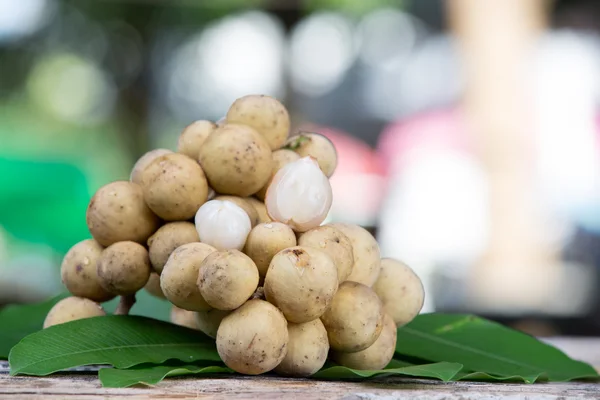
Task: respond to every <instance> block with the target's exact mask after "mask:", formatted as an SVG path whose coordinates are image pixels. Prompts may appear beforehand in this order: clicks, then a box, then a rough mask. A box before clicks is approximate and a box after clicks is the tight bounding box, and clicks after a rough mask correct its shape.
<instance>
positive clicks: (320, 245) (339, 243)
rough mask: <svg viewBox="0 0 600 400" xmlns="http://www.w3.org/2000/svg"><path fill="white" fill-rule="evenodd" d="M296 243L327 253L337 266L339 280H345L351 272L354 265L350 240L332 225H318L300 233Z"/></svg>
mask: <svg viewBox="0 0 600 400" xmlns="http://www.w3.org/2000/svg"><path fill="white" fill-rule="evenodd" d="M298 244H299V245H300V246H305V247H314V248H315V249H319V250H323V251H324V252H325V253H327V255H328V256H329V257H331V259H332V260H333V262H334V264H335V266H336V268H337V271H338V280H339V281H340V282H343V281H345V280H346V279H347V278H348V276H350V273H352V267H353V266H354V253H353V251H352V242H350V239H348V237H347V236H346V235H344V234H343V233H342V232H341V231H340V230H339V229H336V228H334V227H333V226H319V227H317V228H314V229H311V230H310V231H308V232H305V233H303V234H302V235H300V239H298Z"/></svg>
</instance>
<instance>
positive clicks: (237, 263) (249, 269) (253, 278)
mask: <svg viewBox="0 0 600 400" xmlns="http://www.w3.org/2000/svg"><path fill="white" fill-rule="evenodd" d="M257 287H258V269H256V265H254V262H253V261H252V259H250V257H248V256H247V255H245V254H244V253H242V252H241V251H238V250H224V251H218V252H214V253H212V254H210V255H209V256H207V257H206V258H205V259H204V261H202V264H200V270H199V272H198V288H199V289H200V294H201V295H202V297H203V298H204V300H205V301H206V302H207V303H208V305H209V306H211V307H212V308H216V309H217V310H235V309H236V308H238V307H240V306H241V305H242V304H244V303H245V302H246V300H248V299H249V298H250V296H252V294H253V293H254V291H255V290H256V288H257Z"/></svg>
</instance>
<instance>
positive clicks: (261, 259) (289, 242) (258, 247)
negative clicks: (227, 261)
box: [244, 222, 296, 282]
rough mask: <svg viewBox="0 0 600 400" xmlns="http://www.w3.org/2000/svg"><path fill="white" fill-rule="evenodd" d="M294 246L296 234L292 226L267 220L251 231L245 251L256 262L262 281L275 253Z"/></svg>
mask: <svg viewBox="0 0 600 400" xmlns="http://www.w3.org/2000/svg"><path fill="white" fill-rule="evenodd" d="M294 246H296V235H294V231H293V230H292V228H290V227H289V226H287V225H285V224H282V223H281V222H267V223H264V224H258V225H256V226H255V227H254V229H252V230H251V231H250V234H249V235H248V238H247V239H246V245H245V246H244V253H246V254H247V255H248V256H249V257H250V258H251V259H252V261H254V264H256V267H257V268H258V273H259V275H260V281H261V282H262V281H263V280H264V279H265V275H266V274H267V270H268V269H269V264H270V263H271V260H272V259H273V257H274V256H275V254H277V253H279V252H280V251H281V250H284V249H287V248H288V247H294Z"/></svg>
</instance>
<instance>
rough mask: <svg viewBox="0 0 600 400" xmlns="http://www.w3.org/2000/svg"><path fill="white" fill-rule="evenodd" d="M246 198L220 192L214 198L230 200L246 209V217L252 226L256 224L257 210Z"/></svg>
mask: <svg viewBox="0 0 600 400" xmlns="http://www.w3.org/2000/svg"><path fill="white" fill-rule="evenodd" d="M247 199H248V198H244V197H239V196H230V195H226V194H222V195H219V196H215V198H214V200H221V201H231V202H232V203H234V204H236V205H238V206H239V207H240V208H241V209H242V210H244V211H246V214H248V218H250V224H251V225H252V227H254V226H256V224H258V212H257V211H256V208H254V206H253V205H252V204H251V203H250V202H249V201H248V200H247Z"/></svg>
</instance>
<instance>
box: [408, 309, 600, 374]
mask: <svg viewBox="0 0 600 400" xmlns="http://www.w3.org/2000/svg"><path fill="white" fill-rule="evenodd" d="M396 354H400V355H407V356H411V357H418V358H420V359H424V360H427V361H430V362H436V361H447V362H455V363H460V364H462V365H464V368H465V370H467V371H473V372H477V373H484V374H489V376H492V377H497V378H498V379H504V378H508V377H520V378H521V379H522V380H523V381H525V382H527V383H533V382H535V381H536V380H538V379H539V378H540V377H542V376H545V377H547V379H549V380H551V381H569V380H573V379H580V378H589V377H598V373H597V372H596V371H595V370H594V368H592V367H591V366H590V365H588V364H586V363H584V362H581V361H576V360H573V359H571V358H569V357H568V356H567V355H565V354H564V353H563V352H561V351H560V350H558V349H556V348H555V347H552V346H550V345H548V344H545V343H543V342H540V341H539V340H537V339H535V338H534V337H532V336H529V335H526V334H524V333H521V332H518V331H516V330H513V329H510V328H507V327H505V326H503V325H500V324H498V323H495V322H492V321H488V320H485V319H482V318H479V317H476V316H472V315H456V314H438V313H434V314H423V315H419V316H418V317H417V318H415V319H414V320H413V321H412V322H411V323H410V324H408V325H406V326H404V327H402V328H400V329H398V340H397V343H396ZM479 376H480V375H474V377H479Z"/></svg>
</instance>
